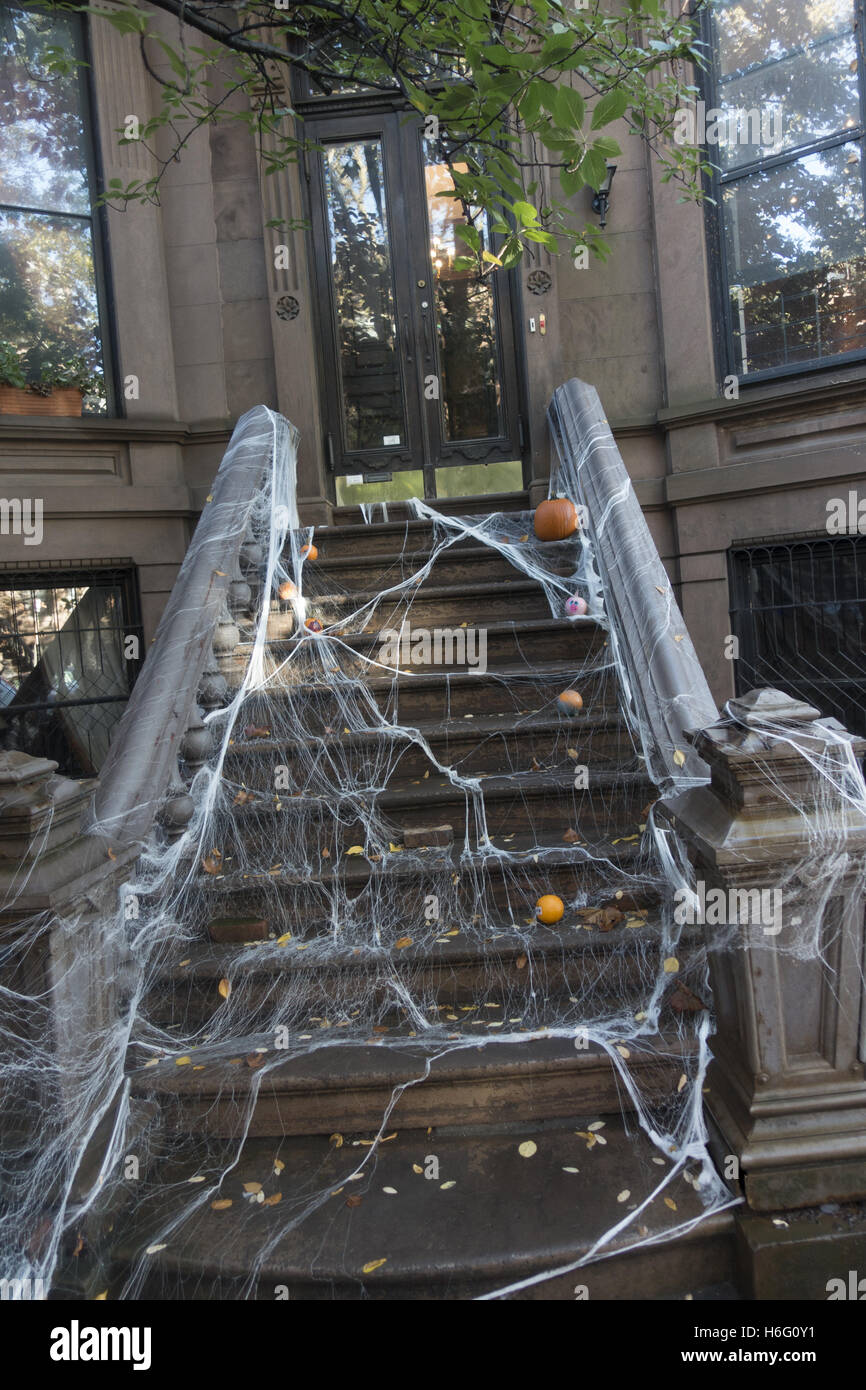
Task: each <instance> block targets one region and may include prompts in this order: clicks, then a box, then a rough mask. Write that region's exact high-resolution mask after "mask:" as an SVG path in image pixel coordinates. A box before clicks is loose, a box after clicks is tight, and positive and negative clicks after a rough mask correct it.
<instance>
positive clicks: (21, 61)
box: [0, 5, 115, 414]
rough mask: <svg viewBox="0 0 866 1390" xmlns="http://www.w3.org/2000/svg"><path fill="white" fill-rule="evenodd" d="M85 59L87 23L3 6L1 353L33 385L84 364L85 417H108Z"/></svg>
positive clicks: (110, 396)
mask: <svg viewBox="0 0 866 1390" xmlns="http://www.w3.org/2000/svg"><path fill="white" fill-rule="evenodd" d="M100 22H101V21H100ZM56 49H60V50H62V51H63V52H64V53H65V54H67V55H69V56H71V57H73V58H74V59H75V60H76V62H75V63H74V64H73V66H72V68H71V70H70V71H69V72H67V73H58V72H56V71H50V70H49V59H50V55H51V51H52V50H56ZM85 57H86V31H85V25H84V18H83V16H81V15H77V14H72V13H69V14H64V13H53V14H50V15H49V14H47V13H43V12H40V11H39V10H27V11H25V10H22V9H19V8H17V7H16V6H14V5H2V6H0V348H2V347H3V346H4V344H6V345H9V346H10V347H11V348H12V350H13V352H15V353H16V354H17V356H18V358H19V361H20V363H21V365H22V367H23V368H24V372H25V375H26V376H27V378H28V380H34V381H38V379H39V376H40V372H41V370H42V368H43V367H44V366H45V365H46V364H49V365H50V364H53V363H56V362H59V363H61V364H69V363H74V364H80V365H81V367H82V368H83V369H85V370H86V371H87V373H88V374H89V375H91V376H92V377H93V378H94V379H95V385H94V388H93V390H92V391H90V392H89V393H88V394H87V395H86V396H85V399H84V411H85V413H89V414H105V413H108V412H109V411H111V410H112V409H113V406H114V400H115V393H114V391H113V389H112V380H111V371H110V368H109V362H108V355H109V354H108V347H109V339H110V334H109V331H108V324H107V313H106V305H107V299H108V294H107V285H106V275H105V266H104V254H103V238H102V217H101V214H100V213H99V211H98V210H96V209H95V208H94V202H95V199H96V196H97V191H98V190H97V159H96V152H95V141H94V138H93V121H92V114H91V102H90V94H89V88H88V73H89V68H88V67H86V66H81V63H82V62H83V60H84V59H85Z"/></svg>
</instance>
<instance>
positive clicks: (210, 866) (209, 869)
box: [201, 849, 223, 874]
mask: <svg viewBox="0 0 866 1390" xmlns="http://www.w3.org/2000/svg"><path fill="white" fill-rule="evenodd" d="M222 862H223V857H222V854H221V853H220V851H219V850H218V849H212V850H211V852H210V854H206V855H205V857H204V859H203V860H202V861H201V866H202V868H203V869H204V871H205V873H206V874H218V873H220V872H221V871H222Z"/></svg>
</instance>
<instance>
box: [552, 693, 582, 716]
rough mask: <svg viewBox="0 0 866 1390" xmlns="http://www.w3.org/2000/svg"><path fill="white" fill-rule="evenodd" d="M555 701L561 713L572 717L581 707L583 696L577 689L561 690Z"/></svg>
mask: <svg viewBox="0 0 866 1390" xmlns="http://www.w3.org/2000/svg"><path fill="white" fill-rule="evenodd" d="M556 703H557V704H558V705H559V708H560V710H561V711H562V713H563V714H567V715H568V717H569V719H573V718H574V716H575V715H576V714H577V712H578V710H581V709H583V696H582V695H581V693H580V691H579V690H563V692H562V694H561V695H559V696H557V700H556Z"/></svg>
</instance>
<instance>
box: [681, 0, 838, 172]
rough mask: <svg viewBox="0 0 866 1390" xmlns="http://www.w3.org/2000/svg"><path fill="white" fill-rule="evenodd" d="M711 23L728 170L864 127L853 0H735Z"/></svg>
mask: <svg viewBox="0 0 866 1390" xmlns="http://www.w3.org/2000/svg"><path fill="white" fill-rule="evenodd" d="M714 26H715V45H716V54H717V61H718V71H719V75H720V76H719V102H720V108H721V110H722V111H724V112H725V113H726V115H728V116H729V123H728V125H727V127H726V131H725V133H726V135H727V139H726V140H725V142H724V143H722V142H721V141H720V143H719V146H718V161H719V163H720V165H721V167H722V168H723V169H732V168H736V167H737V166H738V165H741V164H746V163H749V162H751V161H752V160H755V159H758V158H760V157H761V156H762V155H766V154H768V153H770V152H773V151H775V152H777V153H778V152H779V151H780V150H783V149H792V148H795V147H796V146H798V145H805V144H809V143H811V142H812V141H813V140H817V139H820V138H821V137H822V136H825V135H832V134H835V133H836V132H839V131H842V130H846V129H847V130H853V129H854V128H855V127H857V126H859V124H860V104H859V102H860V99H859V91H858V81H857V45H856V40H855V30H854V4H853V0H811V3H806V4H803V3H795V0H787V3H784V4H782V5H776V4H772V5H770V4H767V3H766V0H736V2H734V0H731V3H725V4H722V5H719V6H718V8H716V9H715V10H714ZM737 112H739V113H740V119H739V122H737V121H736V119H735V117H734V116H733V115H732V114H730V113H737ZM750 113H751V119H747V116H748V115H749V114H750ZM762 117H763V128H762V126H761V118H762ZM708 124H709V122H708ZM711 154H712V151H711ZM712 157H713V158H715V157H716V156H715V155H713V156H712Z"/></svg>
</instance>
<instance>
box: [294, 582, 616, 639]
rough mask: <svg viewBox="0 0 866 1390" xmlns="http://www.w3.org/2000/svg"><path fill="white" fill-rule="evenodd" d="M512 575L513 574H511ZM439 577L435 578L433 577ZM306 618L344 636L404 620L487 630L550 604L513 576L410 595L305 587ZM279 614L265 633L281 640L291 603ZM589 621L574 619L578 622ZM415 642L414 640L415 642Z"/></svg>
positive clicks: (541, 614)
mask: <svg viewBox="0 0 866 1390" xmlns="http://www.w3.org/2000/svg"><path fill="white" fill-rule="evenodd" d="M512 574H513V571H512ZM437 577H438V576H437ZM304 597H305V599H306V604H307V608H306V612H307V618H314V619H317V620H318V621H319V622H320V623H322V624H323V626H324V627H325V628H327V629H331V628H333V629H340V630H343V631H346V632H351V633H356V632H359V631H360V632H371V633H383V632H389V631H394V630H397V631H399V630H400V629H401V628H402V626H403V624H404V622H405V623H406V624H408V625H409V628H410V630H411V629H419V628H435V627H440V628H442V627H450V628H454V629H458V628H460V626H461V624H466V625H468V626H469V627H478V628H484V629H486V628H488V627H491V626H495V625H496V624H500V623H505V622H517V623H526V622H532V621H535V620H544V619H547V618H550V616H551V611H550V602H549V600H548V598H547V595H546V593H545V592H544V589H543V588H542V586H541V585H540V584H539V583H538V582H537V580H535V579H525V578H521V579H518V578H512V579H508V580H504V579H498V580H492V581H484V582H481V581H479V582H476V583H475V584H472V585H469V584H465V585H450V586H444V585H438V584H437V585H433V584H430V585H428V586H427V587H423V586H418V587H413V589H412V590H411V591H409V592H408V593H407V592H406V591H402V592H399V593H396V594H387V593H386V594H385V595H383V596H382V595H381V591H380V590H378V589H369V590H364V591H358V592H356V593H350V594H339V593H334V592H333V591H332V590H329V591H326V592H318V593H317V592H316V590H315V589H313V588H311V587H309V586H305V588H304ZM283 609H284V611H283V612H282V613H272V614H271V615H270V617H269V620H268V629H267V635H268V638H269V639H271V638H273V639H280V638H283V637H285V636H286V635H287V629H288V631H291V630H292V628H290V627H289V623H290V622H291V620H292V619H293V616H294V615H293V612H292V610H291V605H290V604H288V603H286V604H285V605H283ZM581 621H583V622H585V623H586V622H589V623H590V625H592V623H591V620H581V619H576V620H575V623H577V622H581ZM416 640H417V639H416Z"/></svg>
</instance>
